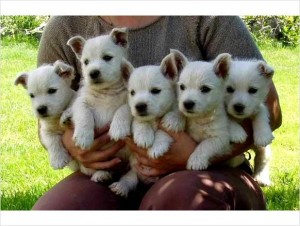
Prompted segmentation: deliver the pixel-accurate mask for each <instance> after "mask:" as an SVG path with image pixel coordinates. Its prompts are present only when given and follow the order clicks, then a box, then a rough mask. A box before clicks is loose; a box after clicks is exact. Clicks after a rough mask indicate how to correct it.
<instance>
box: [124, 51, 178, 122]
mask: <svg viewBox="0 0 300 226" xmlns="http://www.w3.org/2000/svg"><path fill="white" fill-rule="evenodd" d="M127 68H128V69H127V71H128V72H129V73H127V74H126V73H123V79H124V81H125V83H126V86H127V88H128V92H129V93H128V100H129V105H130V109H131V113H132V115H133V116H134V117H136V118H138V119H139V120H141V121H150V120H154V119H156V118H159V117H162V116H163V115H164V114H165V113H167V112H168V111H169V110H170V108H171V107H172V105H173V104H174V102H175V99H176V97H175V82H176V80H177V77H178V72H177V68H176V65H175V61H174V58H173V55H171V54H169V55H167V56H166V57H165V58H164V59H163V60H162V62H161V64H160V66H143V67H139V68H133V67H132V65H129V66H128V67H127Z"/></svg>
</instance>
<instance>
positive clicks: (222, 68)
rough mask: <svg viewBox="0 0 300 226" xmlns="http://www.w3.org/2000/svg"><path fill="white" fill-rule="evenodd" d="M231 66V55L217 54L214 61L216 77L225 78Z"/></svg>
mask: <svg viewBox="0 0 300 226" xmlns="http://www.w3.org/2000/svg"><path fill="white" fill-rule="evenodd" d="M230 65H231V55H230V54H228V53H221V54H219V55H218V56H217V57H216V59H215V60H214V67H213V68H214V72H215V74H216V75H217V76H218V77H221V78H223V79H224V78H226V77H227V75H228V73H229V69H230Z"/></svg>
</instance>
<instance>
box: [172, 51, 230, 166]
mask: <svg viewBox="0 0 300 226" xmlns="http://www.w3.org/2000/svg"><path fill="white" fill-rule="evenodd" d="M171 52H172V53H173V54H174V55H175V58H176V59H177V60H176V61H177V62H180V65H181V66H180V67H181V68H183V69H182V71H181V73H180V76H179V81H178V103H179V110H180V111H181V112H182V113H183V114H184V115H185V116H186V131H187V132H188V133H189V135H190V136H191V137H192V138H193V139H194V140H195V141H196V142H198V143H199V144H198V146H197V147H196V149H195V150H194V152H193V153H192V154H191V156H190V157H189V159H188V162H187V169H190V170H203V169H206V168H207V167H208V166H209V164H210V160H211V159H212V158H213V157H216V156H218V155H223V154H225V153H227V152H229V151H230V135H229V133H228V117H227V114H226V111H225V108H224V99H223V98H224V95H223V92H222V90H223V89H224V88H223V87H224V82H225V78H226V77H227V74H228V71H229V67H230V61H231V56H230V55H229V54H227V53H224V54H220V55H218V56H217V58H216V59H215V60H214V61H213V62H204V61H193V62H189V61H188V59H187V58H186V57H185V56H184V55H183V54H182V53H181V52H179V51H178V50H172V51H171Z"/></svg>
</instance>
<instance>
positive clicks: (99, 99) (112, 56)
mask: <svg viewBox="0 0 300 226" xmlns="http://www.w3.org/2000/svg"><path fill="white" fill-rule="evenodd" d="M67 44H68V45H69V46H71V48H72V50H73V51H74V53H75V54H76V56H77V58H78V59H79V60H80V62H81V66H82V73H83V78H84V79H83V86H82V88H81V89H80V90H79V95H78V98H77V99H76V100H75V102H74V104H73V106H72V120H73V123H74V135H73V140H74V142H75V144H76V146H78V147H80V148H81V149H85V150H88V149H90V147H91V145H92V144H93V142H94V129H95V128H101V127H103V126H104V125H106V124H108V123H110V122H111V121H112V119H113V116H114V114H115V112H116V111H117V110H118V109H119V108H122V106H123V105H124V104H126V96H127V92H126V88H125V86H124V83H123V81H122V73H123V72H124V68H125V65H124V64H123V60H122V59H123V58H124V57H126V55H127V49H128V32H127V29H126V28H115V29H113V30H112V31H111V32H110V34H108V35H102V36H98V37H95V38H91V39H88V40H85V39H84V38H83V37H81V36H76V37H73V38H71V39H70V40H69V41H68V43H67ZM118 156H119V157H120V158H122V159H126V158H127V154H126V151H125V150H124V151H123V150H121V151H119V152H118ZM80 168H81V171H82V172H83V173H84V174H86V175H90V176H91V180H92V181H95V182H99V181H105V180H108V179H111V176H112V175H111V172H109V171H105V170H93V169H88V168H85V167H83V166H80Z"/></svg>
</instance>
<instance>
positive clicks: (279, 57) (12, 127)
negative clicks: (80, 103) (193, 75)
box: [0, 40, 299, 210]
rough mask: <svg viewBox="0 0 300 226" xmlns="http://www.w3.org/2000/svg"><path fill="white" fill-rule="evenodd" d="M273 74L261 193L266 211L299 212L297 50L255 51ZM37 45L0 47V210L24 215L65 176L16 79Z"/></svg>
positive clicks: (5, 44)
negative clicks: (272, 122)
mask: <svg viewBox="0 0 300 226" xmlns="http://www.w3.org/2000/svg"><path fill="white" fill-rule="evenodd" d="M260 49H261V51H262V53H263V56H264V57H265V59H266V60H267V61H268V63H269V64H270V65H272V66H273V67H274V68H275V71H276V72H275V75H274V83H275V85H276V88H277V91H278V93H279V97H280V102H281V107H282V112H283V124H282V126H281V127H280V128H279V129H278V130H276V131H275V140H274V142H273V144H272V149H273V158H272V162H271V179H272V181H273V182H274V185H273V186H271V187H268V188H263V190H264V192H265V195H266V199H267V207H268V209H270V210H299V134H298V127H299V102H298V90H299V88H298V85H299V79H298V75H299V48H298V49H283V48H274V47H264V46H262V47H260ZM36 56H37V45H36V44H30V43H13V42H11V41H7V40H2V46H1V59H0V60H1V65H0V70H1V84H0V85H1V93H0V95H1V96H0V106H1V108H0V115H1V118H0V121H1V139H0V147H1V152H0V153H1V155H0V161H1V163H2V164H1V171H0V172H1V173H0V176H1V193H2V194H1V196H2V198H1V209H2V210H29V209H31V207H32V206H33V204H34V203H35V202H36V200H37V199H38V198H39V197H40V196H41V195H42V194H43V193H45V192H46V191H47V190H48V189H49V188H51V187H52V186H53V185H54V184H56V183H57V182H58V181H59V180H61V179H62V178H64V177H65V176H66V175H68V174H69V173H70V171H69V170H68V169H64V170H59V171H55V170H53V169H52V168H51V167H50V165H49V161H48V155H47V152H46V151H45V150H44V149H43V148H42V146H41V145H40V143H39V140H38V133H37V121H36V120H35V118H34V116H33V113H32V110H31V104H30V99H29V97H28V96H27V93H26V90H24V89H23V88H22V86H19V87H16V86H14V80H15V78H16V75H17V74H18V73H19V72H22V71H29V70H32V69H34V68H35V66H36Z"/></svg>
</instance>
